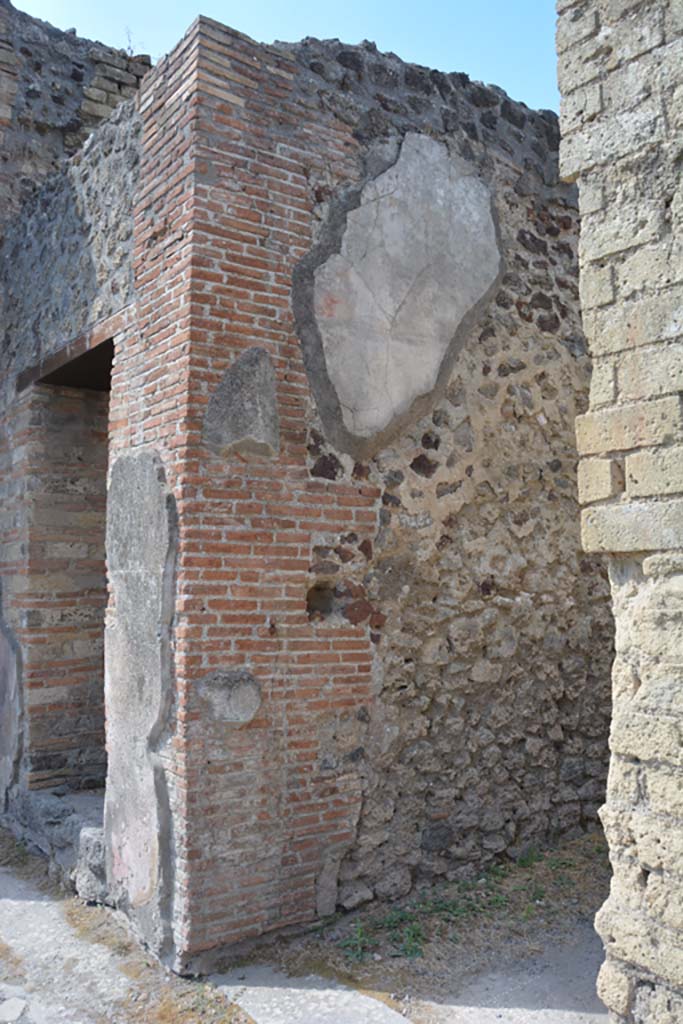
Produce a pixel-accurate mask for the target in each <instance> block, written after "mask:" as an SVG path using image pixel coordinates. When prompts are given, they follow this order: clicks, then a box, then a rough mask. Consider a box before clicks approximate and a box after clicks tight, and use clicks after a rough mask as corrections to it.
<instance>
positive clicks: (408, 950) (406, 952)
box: [399, 921, 425, 959]
mask: <svg viewBox="0 0 683 1024" xmlns="http://www.w3.org/2000/svg"><path fill="white" fill-rule="evenodd" d="M424 940H425V937H424V932H423V931H422V928H421V926H420V925H419V924H418V923H417V921H415V922H413V923H412V924H407V925H406V926H405V927H404V928H403V930H402V933H401V943H400V947H399V948H400V951H401V955H402V956H407V957H410V958H411V959H414V958H416V957H419V956H422V946H423V943H424Z"/></svg>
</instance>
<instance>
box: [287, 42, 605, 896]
mask: <svg viewBox="0 0 683 1024" xmlns="http://www.w3.org/2000/svg"><path fill="white" fill-rule="evenodd" d="M292 49H293V52H294V54H295V56H296V59H297V62H298V64H299V67H300V71H299V76H298V79H299V88H300V89H302V90H303V92H304V95H306V96H307V97H308V103H309V104H310V103H312V104H315V105H317V106H318V107H319V108H320V110H321V112H320V113H319V114H317V115H316V116H317V117H318V118H319V119H320V120H321V121H322V123H323V124H325V123H327V122H328V121H332V118H331V117H330V114H329V113H328V111H330V110H331V111H333V112H334V118H339V119H342V120H343V122H344V123H346V124H349V126H351V127H352V131H353V134H354V137H355V139H356V140H357V142H356V145H357V146H358V148H357V149H356V153H355V159H356V160H361V161H362V160H368V156H367V154H368V153H369V152H370V153H372V152H373V147H376V146H377V140H378V139H379V140H382V143H383V144H384V145H387V144H389V143H390V142H391V140H393V139H395V138H396V137H397V136H398V137H399V138H400V137H401V134H402V133H403V132H405V131H406V129H408V130H410V129H411V128H412V127H417V124H418V123H419V124H420V125H421V126H422V128H421V130H422V131H428V132H429V136H430V138H432V139H439V138H442V139H446V140H448V142H449V144H450V145H451V146H452V147H453V149H454V150H455V151H456V152H459V153H461V154H463V155H464V156H465V157H466V158H467V159H468V160H469V161H471V162H472V165H473V166H474V168H476V171H475V172H474V173H476V174H478V175H480V176H481V179H483V181H485V182H486V183H487V185H488V187H489V188H490V191H491V195H492V201H493V209H494V216H495V219H496V223H497V225H498V233H499V241H500V246H501V250H502V254H503V261H504V270H503V272H502V275H501V277H500V279H499V281H498V283H497V284H496V285H495V287H494V291H493V295H492V296H491V297H490V298H489V301H488V303H487V304H486V306H485V308H484V309H483V310H482V311H481V312H480V314H479V320H478V322H477V323H476V324H475V325H474V326H470V327H469V328H468V330H467V332H466V334H465V336H464V339H463V341H462V345H461V348H460V350H459V353H458V355H457V357H456V358H455V360H454V361H453V362H451V364H450V365H447V366H446V370H445V373H444V374H442V376H441V378H440V380H439V383H438V384H437V386H436V388H434V389H433V390H432V391H428V392H427V394H428V402H427V404H426V407H425V406H424V405H423V407H422V408H419V407H418V408H417V409H415V410H413V411H412V413H411V419H410V421H409V422H408V424H407V425H406V426H405V427H404V429H403V430H400V431H399V432H398V433H396V432H395V433H394V436H393V438H391V439H390V441H391V443H389V444H382V443H381V441H380V442H379V443H376V444H375V451H374V456H373V457H372V458H370V459H363V458H352V457H350V455H349V454H346V453H344V452H343V451H340V450H339V449H338V448H336V447H335V444H334V440H332V439H330V433H329V417H328V416H323V422H321V421H320V420H319V419H318V414H317V412H316V409H315V407H311V409H310V412H309V414H308V418H309V420H310V423H311V426H310V428H309V435H308V467H309V473H310V474H311V476H312V477H313V478H322V479H328V480H331V481H337V480H338V481H339V482H340V483H341V482H345V481H349V482H350V483H352V482H353V480H357V481H361V482H362V481H367V482H368V483H371V484H373V485H374V486H376V487H377V489H378V491H379V492H380V510H379V518H378V524H377V528H376V530H375V531H372V532H368V533H367V534H358V535H357V536H356V535H355V533H357V531H352V534H351V535H350V536H349V535H347V534H344V533H341V532H336V531H334V530H326V529H324V528H322V527H321V529H320V530H318V531H317V532H316V534H315V536H314V540H313V553H314V556H315V557H314V561H313V563H312V565H311V567H310V575H311V583H312V584H313V585H314V586H318V587H325V586H329V587H331V588H332V589H333V592H334V594H335V602H334V604H335V611H336V618H335V613H333V614H332V616H331V617H329V618H327V619H326V621H327V622H329V623H330V624H331V623H333V622H334V621H343V620H344V618H345V617H346V618H347V619H351V621H359V622H364V623H369V626H370V635H371V639H372V641H373V644H374V646H375V654H374V679H375V694H376V697H375V701H374V707H373V708H372V709H371V711H370V716H369V721H368V722H367V723H366V722H364V721H363V719H362V717H360V718H359V717H358V716H356V715H355V714H354V713H352V712H350V713H349V714H348V715H346V716H343V717H342V718H340V719H338V720H336V721H334V722H330V723H329V724H328V725H327V726H326V728H325V744H326V749H325V750H324V753H323V754H322V755H321V756H322V757H323V760H324V763H325V764H326V765H328V766H329V767H330V768H334V767H336V768H337V770H341V767H342V766H343V765H344V764H352V763H355V764H357V765H358V767H359V770H360V775H361V779H362V785H363V802H362V806H361V812H360V817H359V822H358V827H357V835H356V842H355V844H354V847H353V849H352V850H351V851H350V852H349V853H348V854H347V855H346V856H345V858H344V859H343V861H342V864H341V868H340V885H341V888H340V900H341V901H342V903H343V904H344V905H348V906H351V905H354V904H355V903H357V902H358V901H360V900H361V899H364V898H369V896H370V894H371V893H374V894H376V895H385V896H394V895H397V894H399V893H402V892H405V891H407V890H408V889H409V888H410V886H411V885H412V883H413V881H414V879H415V878H416V877H417V876H420V875H421V876H423V877H424V876H426V877H433V876H435V875H440V874H447V875H449V876H453V875H458V874H459V873H460V872H461V871H465V872H467V871H469V870H471V868H472V865H473V864H481V863H484V862H486V861H488V860H490V859H491V858H492V857H493V856H496V855H500V854H502V853H504V852H507V853H508V854H509V855H511V856H516V855H518V854H519V853H521V852H522V851H523V850H525V849H528V848H529V847H530V846H533V845H538V844H543V843H547V842H548V841H550V840H551V839H552V838H553V837H555V836H557V835H559V834H562V833H563V832H566V831H567V830H569V829H572V828H576V827H577V826H580V825H582V824H584V823H585V822H587V821H590V820H591V819H592V818H593V817H594V816H595V813H596V810H597V806H598V804H599V803H600V801H601V800H602V796H603V792H604V771H605V757H606V743H605V737H606V732H607V723H608V716H609V699H608V695H607V691H606V685H605V681H606V679H607V675H608V665H609V656H610V655H609V651H610V647H611V630H612V625H611V621H610V616H609V612H608V609H607V604H606V591H605V584H604V581H603V579H602V576H601V573H600V570H599V567H598V564H597V563H596V562H595V561H593V560H591V559H590V558H586V557H585V556H582V555H581V553H580V549H579V541H578V532H577V528H576V526H575V525H574V523H573V522H572V518H573V516H574V515H575V513H576V482H575V475H574V474H575V448H574V439H573V429H572V419H573V417H574V415H575V414H576V413H577V412H579V411H582V410H583V409H584V408H585V402H586V397H587V396H586V387H587V383H588V374H589V361H588V358H587V355H586V352H585V347H584V343H583V336H582V333H581V325H580V320H579V316H578V303H577V297H578V296H577V289H576V285H577V255H576V210H575V207H574V195H573V190H571V189H567V188H564V187H562V186H558V184H557V166H556V162H555V161H556V148H555V147H556V144H557V139H556V136H555V134H554V133H555V122H554V119H553V115H551V114H549V113H542V114H537V113H535V112H531V111H528V110H527V109H526V108H524V107H523V106H522V105H519V104H514V103H513V102H512V101H510V100H509V99H508V98H507V97H506V96H505V95H504V94H502V93H501V92H500V91H498V90H495V89H493V88H489V87H483V86H481V85H478V84H474V83H469V82H468V81H467V80H466V78H465V77H464V76H442V75H439V74H438V73H436V72H427V71H426V69H418V68H413V67H410V66H406V65H402V64H401V62H400V61H398V60H396V59H395V58H392V57H390V56H387V55H380V54H378V53H377V52H376V50H375V49H374V48H373V47H372V46H371V45H367V46H364V47H344V46H342V45H340V44H337V43H332V44H320V43H316V42H315V41H306V42H305V43H303V44H301V45H300V46H297V47H294V48H292ZM309 116H312V115H309ZM423 137H424V136H423ZM356 173H357V172H356ZM338 175H339V170H338V169H336V168H335V167H334V166H333V163H332V161H329V160H327V159H326V157H325V155H323V156H322V166H321V167H320V168H319V169H318V170H317V172H316V177H315V178H314V179H313V180H312V182H311V188H312V189H313V191H314V196H315V195H318V196H321V197H322V201H321V200H320V199H319V201H318V203H317V204H316V206H315V208H314V209H315V216H316V217H317V218H318V219H320V221H322V223H323V225H324V223H325V218H326V217H328V218H329V216H330V214H329V209H330V205H331V202H332V200H331V198H330V197H331V195H334V192H335V187H336V189H340V188H343V187H344V184H345V182H344V180H343V178H342V179H341V181H338V183H337V185H336V186H335V185H334V184H333V182H334V178H335V176H338ZM321 180H322V182H324V184H321ZM422 180H423V181H425V180H426V181H427V183H428V184H427V187H426V188H425V194H424V198H423V197H422V196H421V194H420V183H419V181H418V182H416V183H415V184H411V188H410V206H411V207H412V208H413V209H414V211H415V212H414V217H415V221H419V220H421V219H422V220H423V221H425V222H426V221H428V220H429V217H430V206H431V205H432V204H433V202H434V198H433V197H434V191H433V190H434V189H435V177H434V172H432V173H431V174H430V172H428V171H426V170H425V171H424V172H422ZM423 187H424V186H423ZM392 202H393V203H394V205H393V206H392V207H391V209H390V214H389V216H390V218H391V223H392V226H394V225H395V224H396V222H397V221H399V219H400V215H401V211H400V209H397V206H396V198H395V196H394V198H393V199H392ZM456 202H460V203H462V202H463V200H456ZM421 204H424V205H423V206H422V205H421ZM409 225H410V226H409V228H408V234H407V236H406V237H405V238H400V237H392V238H391V240H390V245H391V249H388V253H389V257H388V259H389V261H390V260H391V255H392V252H393V251H395V250H394V247H398V246H403V253H409V254H410V257H409V264H408V266H409V267H410V266H411V263H413V262H414V260H415V259H416V256H415V248H416V246H417V245H418V244H419V243H418V238H419V233H418V231H417V229H416V227H415V222H413V221H409ZM323 230H324V229H323ZM394 230H395V228H394ZM434 230H436V228H435V229H434ZM461 231H462V229H459V226H458V225H457V224H454V225H452V226H451V227H449V233H451V234H452V236H453V237H454V238H455V239H456V240H457V241H456V243H455V244H456V246H463V244H465V245H467V243H463V240H462V234H461ZM482 231H483V227H482V226H481V224H479V223H478V226H477V232H478V234H479V235H481V233H482ZM318 237H320V235H318ZM380 244H381V242H380ZM469 245H474V243H473V242H472V243H469ZM447 258H448V257H447V254H446V253H444V254H443V256H442V260H443V262H444V264H446V263H447ZM468 258H469V259H470V260H472V262H473V263H474V264H476V265H477V266H479V265H480V264H481V262H482V260H483V258H484V257H483V256H482V255H481V254H476V255H475V253H474V252H471V254H468ZM410 272H411V273H414V271H410ZM359 273H362V274H365V275H366V279H368V280H371V279H372V280H374V281H375V282H376V281H377V280H380V281H381V280H382V279H385V275H392V276H393V277H395V278H397V279H398V280H401V275H402V268H401V265H400V258H399V259H396V260H395V265H394V266H392V265H391V262H389V265H388V266H387V265H386V264H385V265H383V266H382V267H381V269H380V270H379V271H373V270H372V269H371V268H369V267H367V266H364V267H362V268H359ZM403 273H405V272H403ZM458 273H459V270H458V263H457V260H456V263H455V264H454V266H453V268H452V269H450V270H449V271H448V276H447V277H446V278H445V279H444V287H445V289H446V291H445V293H444V292H443V291H441V290H440V291H439V292H438V293H437V295H438V296H439V298H442V296H443V295H444V294H445V295H449V294H453V289H457V287H458ZM373 274H374V278H371V275H373ZM410 280H411V277H410V276H408V283H410ZM373 287H375V285H373ZM359 301H360V297H359V296H358V295H354V302H356V303H358V302H359ZM382 301H384V300H382ZM401 301H404V300H403V299H401ZM428 301H429V308H428V309H422V308H421V307H420V305H419V300H417V305H416V308H415V312H413V313H412V315H413V316H414V317H415V318H416V319H415V320H414V321H408V324H409V326H408V331H410V330H415V329H416V327H418V325H420V324H422V323H424V321H425V320H429V318H436V317H437V316H438V315H439V314H438V311H437V309H436V306H435V302H436V301H438V299H437V300H435V299H434V298H433V297H432V296H431V294H430V296H429V300H428ZM442 301H443V299H442ZM402 311H403V313H404V315H410V310H409V309H407V304H404V305H403V307H402ZM335 315H338V314H337V311H336V310H335ZM363 329H366V330H367V326H366V324H363V326H362V327H361V328H360V330H361V331H362V330H363ZM357 330H358V328H357V325H356V324H355V323H352V325H351V329H350V330H349V331H348V333H345V331H344V328H343V327H342V328H341V329H340V330H338V331H337V333H336V335H335V343H336V344H337V345H341V344H344V343H346V344H347V346H348V350H347V352H346V355H345V357H344V363H343V365H342V370H341V376H342V378H343V379H346V380H348V381H349V382H350V384H349V393H350V394H359V393H360V392H361V390H362V388H363V386H365V382H364V381H363V379H362V378H365V379H366V380H367V379H368V378H370V379H371V386H372V388H373V389H374V390H373V391H372V392H371V395H370V407H371V408H372V409H373V410H377V408H378V403H379V402H380V400H381V397H380V396H381V395H382V378H381V377H380V378H379V380H377V381H376V380H375V379H374V378H372V375H371V373H370V372H369V364H368V363H367V362H366V361H365V360H366V359H367V357H364V355H363V353H362V352H361V351H358V350H356V349H354V338H355V337H356V331H357ZM428 353H429V348H428V342H427V341H425V342H423V344H422V349H421V351H420V353H419V355H418V354H417V353H415V354H412V355H410V356H409V361H408V364H407V365H408V366H409V374H410V376H411V377H414V376H415V374H416V372H417V369H418V365H419V364H420V363H422V362H424V361H426V360H427V358H428ZM396 358H397V357H396V356H395V355H393V353H391V352H390V353H389V360H392V359H396ZM354 362H355V363H356V364H357V365H356V366H355V365H354ZM358 370H360V373H359V372H358ZM309 376H310V371H309ZM312 382H313V385H314V387H315V377H314V378H313V381H312ZM399 383H400V381H399ZM389 386H390V387H391V384H390V385H389ZM394 387H395V388H396V387H397V385H396V383H394ZM318 408H320V400H319V401H318ZM326 432H327V435H328V436H327V439H325V437H324V435H325V433H326ZM378 448H379V450H377V449H378ZM332 486H333V485H332Z"/></svg>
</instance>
